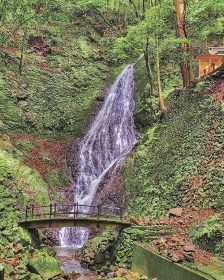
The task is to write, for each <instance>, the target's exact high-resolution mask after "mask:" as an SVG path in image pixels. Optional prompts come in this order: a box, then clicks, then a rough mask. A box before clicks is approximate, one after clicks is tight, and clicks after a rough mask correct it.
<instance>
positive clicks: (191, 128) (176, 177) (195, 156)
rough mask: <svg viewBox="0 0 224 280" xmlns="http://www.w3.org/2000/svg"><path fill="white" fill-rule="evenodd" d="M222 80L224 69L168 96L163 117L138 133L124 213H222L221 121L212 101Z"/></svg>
mask: <svg viewBox="0 0 224 280" xmlns="http://www.w3.org/2000/svg"><path fill="white" fill-rule="evenodd" d="M223 77H224V69H222V70H221V71H220V72H218V73H216V74H214V75H213V76H212V77H210V78H206V79H204V80H202V81H200V82H199V83H198V84H196V85H194V86H192V87H191V88H188V89H184V90H176V91H174V92H173V93H171V94H170V95H169V97H168V98H167V106H168V108H169V112H168V113H167V115H166V117H165V119H164V120H163V122H162V123H160V124H158V125H157V126H155V127H153V128H150V129H149V130H148V131H147V132H146V133H145V134H144V135H143V137H142V139H141V140H140V141H139V143H138V144H137V146H136V147H135V149H134V151H133V153H132V155H131V156H130V157H129V159H128V160H127V163H126V165H125V167H124V170H123V188H124V192H125V195H126V211H127V213H128V214H131V215H134V216H138V217H140V216H141V217H157V216H161V215H165V214H166V213H167V211H168V210H169V209H171V208H174V207H190V208H193V209H201V208H210V207H212V208H215V209H223V203H222V197H223V195H224V188H223V182H224V181H223V180H224V177H223V176H224V174H223V157H224V154H223V142H224V141H223V140H224V138H223V137H224V122H223V104H222V103H221V102H220V100H217V99H220V98H217V91H220V90H219V88H220V87H218V86H217V85H219V84H220V83H222V80H223ZM216 86H217V90H216V94H215V93H214V88H215V87H216ZM209 88H210V89H211V91H213V96H211V92H210V90H209Z"/></svg>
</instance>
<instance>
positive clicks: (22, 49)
mask: <svg viewBox="0 0 224 280" xmlns="http://www.w3.org/2000/svg"><path fill="white" fill-rule="evenodd" d="M26 38H27V28H26V29H25V31H24V33H23V40H22V45H21V55H20V62H19V74H20V75H22V69H23V61H24V53H25V44H26Z"/></svg>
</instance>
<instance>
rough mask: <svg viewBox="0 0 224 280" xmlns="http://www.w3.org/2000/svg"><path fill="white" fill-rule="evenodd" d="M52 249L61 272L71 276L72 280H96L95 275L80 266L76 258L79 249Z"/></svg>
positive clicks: (58, 247) (57, 247)
mask: <svg viewBox="0 0 224 280" xmlns="http://www.w3.org/2000/svg"><path fill="white" fill-rule="evenodd" d="M54 249H55V252H56V257H57V259H58V260H59V262H60V265H61V269H62V271H64V272H65V273H69V274H72V278H71V279H72V280H96V279H98V277H97V273H94V272H92V271H89V270H87V269H85V268H83V267H82V266H81V264H80V261H79V258H78V254H79V252H80V250H79V249H75V248H70V247H61V246H56V247H54Z"/></svg>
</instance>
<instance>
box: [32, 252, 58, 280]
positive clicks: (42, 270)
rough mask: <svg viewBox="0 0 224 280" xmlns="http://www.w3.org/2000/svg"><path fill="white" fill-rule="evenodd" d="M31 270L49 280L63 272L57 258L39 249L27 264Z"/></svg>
mask: <svg viewBox="0 0 224 280" xmlns="http://www.w3.org/2000/svg"><path fill="white" fill-rule="evenodd" d="M27 268H28V270H29V271H30V272H32V273H35V274H38V275H40V276H41V277H42V278H44V279H46V280H48V279H51V278H54V277H55V276H58V275H60V274H61V270H60V269H59V264H58V262H57V260H56V259H55V258H53V257H51V256H49V255H48V254H47V253H46V252H45V251H38V252H36V253H35V255H34V257H33V258H32V259H31V260H30V262H29V263H28V265H27Z"/></svg>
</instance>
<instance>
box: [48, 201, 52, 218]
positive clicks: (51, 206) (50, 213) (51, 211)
mask: <svg viewBox="0 0 224 280" xmlns="http://www.w3.org/2000/svg"><path fill="white" fill-rule="evenodd" d="M49 214H50V220H51V217H52V203H51V204H50V213H49Z"/></svg>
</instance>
